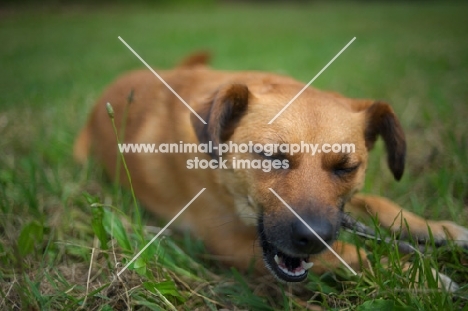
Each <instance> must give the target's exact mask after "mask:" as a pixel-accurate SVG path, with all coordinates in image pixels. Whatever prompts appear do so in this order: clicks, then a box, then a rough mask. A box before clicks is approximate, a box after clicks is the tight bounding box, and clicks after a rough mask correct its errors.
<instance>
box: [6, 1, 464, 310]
mask: <svg viewBox="0 0 468 311" xmlns="http://www.w3.org/2000/svg"><path fill="white" fill-rule="evenodd" d="M467 9H468V6H467V5H465V4H437V3H432V4H427V5H421V4H419V5H416V4H407V3H398V4H385V3H378V4H367V3H359V4H352V3H340V4H335V5H327V4H320V3H318V4H315V5H311V4H307V5H306V4H303V5H299V4H296V5H289V6H279V5H277V6H247V5H242V6H211V7H209V8H206V9H197V8H191V9H190V10H184V9H177V10H176V9H170V8H167V7H164V8H159V7H149V6H117V7H97V8H90V7H79V6H73V7H72V6H70V7H61V8H58V9H57V8H56V9H41V10H39V11H38V10H33V9H29V8H27V7H24V8H21V9H19V8H16V9H15V8H13V9H11V8H10V9H0V16H1V18H0V42H2V48H1V49H0V63H1V71H0V135H1V136H0V137H1V139H0V150H1V153H0V209H1V210H0V213H1V218H0V308H1V309H12V310H76V309H78V308H82V309H86V310H127V309H136V310H161V309H163V310H175V309H177V310H178V309H181V310H194V309H196V308H199V309H200V310H216V309H218V308H226V309H237V310H239V309H249V310H291V309H296V310H302V309H304V308H306V307H311V308H312V309H313V308H317V306H322V307H323V308H324V309H345V310H373V309H377V308H381V309H390V308H398V309H406V310H413V309H419V310H421V309H424V310H450V309H463V308H467V305H468V303H467V301H468V281H467V280H468V253H467V251H466V250H462V249H460V248H457V247H449V246H447V247H441V248H438V249H436V250H434V251H433V252H432V253H427V254H425V255H423V256H411V258H409V259H410V260H412V261H413V262H414V267H415V268H414V269H410V270H409V271H406V272H403V271H401V269H400V268H399V265H398V264H397V263H398V262H399V259H400V257H401V256H402V255H400V254H398V252H397V251H396V250H395V249H393V247H392V246H391V245H382V244H377V243H375V242H372V241H370V242H369V241H367V242H366V241H362V240H356V241H355V242H356V243H360V244H363V245H364V244H366V245H365V246H366V247H367V248H368V249H369V253H370V257H371V259H373V262H374V263H373V269H374V273H373V274H369V273H366V274H365V275H363V276H362V277H361V278H355V277H352V276H350V275H348V274H347V273H346V271H343V272H342V273H337V274H336V275H332V274H326V275H323V276H313V275H311V276H310V279H309V280H308V282H306V283H305V284H304V285H303V286H284V285H281V284H278V283H276V282H271V280H269V279H256V278H252V277H250V276H249V274H240V273H238V272H237V271H235V270H230V269H226V268H225V267H222V266H221V265H220V264H219V263H218V262H217V261H216V260H215V259H213V258H211V257H209V255H207V254H206V252H205V251H204V248H203V245H202V243H201V242H200V241H197V240H194V239H193V238H192V237H190V236H181V235H178V234H167V235H164V236H163V237H162V238H161V239H158V240H157V241H156V242H155V243H154V244H152V245H151V246H150V247H149V249H148V250H147V251H146V252H145V253H144V254H143V255H142V256H141V257H140V258H139V259H138V260H137V261H136V262H135V263H134V264H133V265H132V266H131V267H130V269H129V270H127V271H126V272H125V273H123V274H121V275H120V276H117V275H116V273H117V271H119V269H121V268H122V265H124V264H126V263H127V262H128V261H129V260H130V259H131V258H132V256H133V255H134V254H136V253H137V252H138V250H140V249H141V248H142V247H143V246H144V245H145V244H146V243H147V242H148V241H149V240H150V239H151V238H152V237H153V236H154V234H155V232H154V230H153V229H154V227H152V226H142V225H139V223H143V224H146V221H147V220H148V219H149V215H147V214H146V213H145V211H144V210H141V211H139V212H136V211H135V209H134V203H133V198H132V196H131V195H130V193H129V192H128V191H126V190H123V189H119V188H115V187H113V185H112V184H110V183H109V182H106V178H105V176H104V175H103V172H102V170H101V169H100V167H99V165H97V164H94V163H90V164H89V165H88V166H87V167H85V168H83V167H80V166H78V165H76V164H74V163H73V161H72V156H71V150H72V143H73V139H74V137H75V135H76V133H77V132H78V130H79V129H80V127H81V126H82V125H83V124H84V122H85V120H86V117H87V114H88V112H89V110H90V108H91V106H92V104H93V102H94V101H95V100H96V98H97V97H98V96H99V94H100V92H101V91H102V89H103V88H104V87H105V85H106V84H108V83H110V82H111V81H112V79H114V78H115V77H116V76H117V75H119V74H121V73H122V72H124V71H126V70H129V69H133V68H136V67H142V64H141V63H140V62H139V61H138V60H137V59H136V58H135V57H134V56H133V55H132V54H131V53H130V52H129V51H128V50H127V49H126V48H125V47H124V46H123V45H122V43H121V42H120V41H119V40H118V39H117V36H122V38H124V39H125V40H126V41H127V42H128V43H129V44H130V45H131V46H132V47H133V48H134V49H135V50H136V51H137V52H139V54H140V55H141V56H142V57H143V58H144V59H145V60H146V61H147V62H148V63H149V64H151V65H153V66H156V67H159V68H169V67H171V66H172V65H174V64H175V63H176V62H177V60H178V59H180V58H181V57H183V56H184V55H186V54H187V53H188V52H190V51H193V50H196V49H200V48H203V49H206V48H207V49H210V50H212V51H213V53H214V55H215V59H214V61H213V66H214V67H216V68H223V69H233V70H243V69H260V70H268V71H272V72H278V73H284V74H288V75H291V76H294V77H296V78H298V79H300V80H303V81H305V82H306V81H309V80H310V79H311V78H312V77H313V76H314V75H315V74H316V72H318V71H319V70H320V69H321V68H322V67H323V66H324V65H325V64H326V63H327V62H328V61H329V60H330V59H331V58H332V57H333V55H335V54H336V52H337V51H339V50H340V49H341V48H342V47H343V46H344V45H345V44H346V43H347V42H348V41H349V40H350V39H351V38H352V37H354V36H356V37H357V40H356V42H354V43H353V44H352V45H351V46H350V48H349V49H348V50H347V51H346V52H345V53H343V55H341V56H340V58H339V59H337V61H336V62H335V63H334V64H333V65H331V66H330V67H329V68H328V69H327V70H326V71H325V72H324V73H323V74H322V75H321V76H320V78H319V79H317V80H316V81H315V82H314V86H315V87H318V88H323V89H332V90H335V91H337V92H340V93H343V94H346V95H349V96H354V97H370V98H379V99H385V100H387V101H388V102H390V103H392V105H393V107H394V109H395V111H396V113H397V114H398V115H399V117H400V120H401V122H402V124H403V127H404V128H405V130H406V134H407V139H408V148H409V152H408V159H407V170H406V172H405V175H404V177H403V180H402V181H401V182H399V183H397V182H395V181H393V180H392V178H391V176H390V174H389V172H388V169H387V168H386V164H385V155H384V151H383V148H382V145H381V144H380V145H378V146H377V148H376V150H375V151H374V152H373V155H372V156H371V160H370V167H369V171H368V175H367V179H366V184H365V189H364V190H365V192H370V193H374V194H379V195H384V196H387V197H390V198H392V199H393V200H395V201H396V202H398V203H400V204H401V205H402V206H404V207H405V208H407V209H409V210H412V211H414V212H416V213H418V214H420V215H423V216H425V217H431V218H441V219H448V220H454V221H456V222H458V223H459V224H461V225H464V226H468V209H467V205H468V186H467V185H468V180H467V179H468V177H467V176H468V175H467V172H468V162H467V161H466V159H467V156H468V134H467V133H468V123H467V122H466V120H467V118H468V107H467V100H468V88H466V85H467V84H468V57H467V55H468V40H467V39H468V37H467V33H468V25H467V24H466V22H464V20H465V14H464V12H466V10H467ZM130 173H131V172H130ZM151 224H154V222H152V223H151ZM160 224H164V223H160ZM383 234H384V233H383ZM347 238H351V239H352V237H350V236H349V235H348V236H347ZM383 256H387V257H389V266H390V268H388V267H386V266H383V265H382V264H380V263H379V258H381V257H383ZM430 267H433V268H436V269H438V270H440V271H442V272H444V273H446V274H447V275H449V276H450V277H452V278H453V279H454V280H455V281H457V282H458V283H459V285H460V286H461V288H460V290H459V291H457V292H456V293H453V294H452V293H446V292H443V291H439V290H436V281H435V280H434V279H433V277H432V274H430V273H425V272H424V271H428V270H429V268H430ZM417 272H419V273H417ZM418 282H423V283H426V285H421V284H419V285H418Z"/></svg>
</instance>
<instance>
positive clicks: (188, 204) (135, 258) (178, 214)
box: [117, 188, 206, 276]
mask: <svg viewBox="0 0 468 311" xmlns="http://www.w3.org/2000/svg"><path fill="white" fill-rule="evenodd" d="M205 189H206V188H203V189H202V190H200V192H198V193H197V195H196V196H195V197H194V198H193V199H192V200H190V202H188V203H187V205H185V206H184V208H183V209H181V210H180V212H178V213H177V215H175V216H174V218H172V219H171V221H169V222H168V223H167V225H165V226H164V228H162V229H161V230H160V231H159V232H158V234H156V235H155V237H154V238H152V239H151V241H149V242H148V244H146V245H145V247H143V248H142V249H141V251H139V252H138V254H136V255H135V257H133V259H132V260H130V262H129V263H127V265H126V266H125V267H123V269H122V270H120V271H119V273H117V276H120V275H121V274H122V273H123V272H124V271H125V270H127V268H128V267H129V266H130V265H131V264H132V263H133V262H134V261H135V260H137V259H138V257H140V255H141V254H142V253H143V252H144V251H145V250H146V249H147V248H148V247H149V246H150V245H151V243H153V242H154V241H155V240H156V239H157V238H158V237H159V236H160V235H161V233H163V232H164V230H166V229H167V228H168V227H169V226H170V225H171V224H172V223H173V222H174V221H175V220H176V219H177V217H179V216H180V214H182V213H183V212H184V211H185V210H186V209H187V208H188V207H189V206H190V204H192V203H193V201H195V199H196V198H198V196H199V195H200V194H202V192H203V191H205Z"/></svg>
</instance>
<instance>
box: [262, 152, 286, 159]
mask: <svg viewBox="0 0 468 311" xmlns="http://www.w3.org/2000/svg"><path fill="white" fill-rule="evenodd" d="M257 154H258V155H259V156H261V157H262V158H264V159H267V160H280V161H283V160H286V159H287V157H286V155H285V154H283V153H276V154H268V155H267V154H266V153H265V152H259V153H257Z"/></svg>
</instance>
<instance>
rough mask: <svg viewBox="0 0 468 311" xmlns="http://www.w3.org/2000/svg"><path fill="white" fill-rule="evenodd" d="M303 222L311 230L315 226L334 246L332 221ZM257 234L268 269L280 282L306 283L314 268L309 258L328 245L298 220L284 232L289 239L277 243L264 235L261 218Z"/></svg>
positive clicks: (321, 235) (279, 240)
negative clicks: (309, 273)
mask: <svg viewBox="0 0 468 311" xmlns="http://www.w3.org/2000/svg"><path fill="white" fill-rule="evenodd" d="M304 221H305V222H306V223H307V224H309V225H310V227H314V230H315V231H316V233H317V234H318V235H320V237H321V238H322V240H324V241H325V242H326V243H327V244H331V243H332V242H333V240H334V239H335V236H336V234H335V231H334V229H333V226H332V225H331V224H330V223H329V222H325V221H323V220H319V221H314V220H313V219H304ZM314 222H316V224H315V225H314ZM258 233H259V237H260V244H261V247H262V250H263V260H264V261H265V265H266V267H267V268H268V269H269V270H270V271H271V272H272V273H273V275H275V276H276V277H277V278H278V279H280V280H281V281H285V282H301V281H303V280H305V279H306V277H307V274H308V270H309V269H310V268H311V267H312V266H313V263H312V262H309V256H310V255H312V254H318V253H320V252H322V251H323V250H325V249H326V245H324V244H323V243H322V242H321V241H320V240H319V239H318V238H317V236H316V235H315V234H314V233H312V231H311V230H309V229H308V228H307V227H306V226H305V225H304V224H303V223H302V222H301V221H300V220H299V219H297V221H295V222H293V223H291V224H290V230H289V231H288V232H287V233H286V232H285V234H284V235H285V236H287V239H286V240H285V239H278V240H274V239H271V237H270V239H269V237H267V234H266V232H265V228H264V222H263V217H259V219H258Z"/></svg>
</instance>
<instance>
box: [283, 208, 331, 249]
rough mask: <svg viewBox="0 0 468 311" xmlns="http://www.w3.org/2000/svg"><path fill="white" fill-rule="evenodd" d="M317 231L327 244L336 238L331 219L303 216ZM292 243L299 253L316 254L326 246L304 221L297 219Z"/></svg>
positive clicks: (293, 225)
mask: <svg viewBox="0 0 468 311" xmlns="http://www.w3.org/2000/svg"><path fill="white" fill-rule="evenodd" d="M302 219H303V220H304V221H305V222H306V223H307V224H308V225H309V227H311V228H312V229H313V230H314V231H315V233H317V234H318V235H319V236H320V237H321V238H322V240H323V241H325V242H326V243H327V244H329V243H331V242H332V241H333V239H334V236H335V233H334V229H333V226H332V224H331V223H330V221H328V220H326V219H324V218H321V217H317V218H315V217H314V218H312V217H305V218H304V217H303V218H302ZM291 238H292V244H293V245H294V247H295V248H296V250H297V251H298V252H299V253H302V254H316V253H319V252H321V251H323V250H324V249H325V248H326V246H325V245H324V244H323V243H322V242H321V241H320V239H319V238H317V236H316V235H315V234H314V233H313V232H312V231H311V230H310V229H309V228H307V227H306V226H305V225H304V223H302V221H300V220H299V219H297V221H295V222H294V223H293V224H292V234H291Z"/></svg>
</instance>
